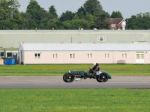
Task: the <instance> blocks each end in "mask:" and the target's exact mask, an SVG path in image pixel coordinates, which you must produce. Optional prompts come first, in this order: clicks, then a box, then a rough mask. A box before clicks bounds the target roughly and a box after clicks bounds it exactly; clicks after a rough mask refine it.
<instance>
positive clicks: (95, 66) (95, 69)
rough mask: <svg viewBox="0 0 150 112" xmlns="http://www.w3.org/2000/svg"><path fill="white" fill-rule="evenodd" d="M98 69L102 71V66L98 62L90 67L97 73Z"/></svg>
mask: <svg viewBox="0 0 150 112" xmlns="http://www.w3.org/2000/svg"><path fill="white" fill-rule="evenodd" d="M98 71H100V67H99V64H98V63H96V64H94V65H93V66H92V68H91V69H90V72H92V73H96V72H98Z"/></svg>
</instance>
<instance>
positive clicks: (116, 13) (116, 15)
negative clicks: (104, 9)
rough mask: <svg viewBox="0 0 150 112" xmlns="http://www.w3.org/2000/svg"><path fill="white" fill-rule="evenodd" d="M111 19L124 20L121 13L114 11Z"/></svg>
mask: <svg viewBox="0 0 150 112" xmlns="http://www.w3.org/2000/svg"><path fill="white" fill-rule="evenodd" d="M111 18H123V16H122V14H121V12H120V11H113V12H112V14H111Z"/></svg>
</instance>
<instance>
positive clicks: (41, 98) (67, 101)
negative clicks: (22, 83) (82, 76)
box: [0, 89, 150, 112]
mask: <svg viewBox="0 0 150 112" xmlns="http://www.w3.org/2000/svg"><path fill="white" fill-rule="evenodd" d="M149 105H150V90H136V89H0V112H149V111H150V106H149Z"/></svg>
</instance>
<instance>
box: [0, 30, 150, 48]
mask: <svg viewBox="0 0 150 112" xmlns="http://www.w3.org/2000/svg"><path fill="white" fill-rule="evenodd" d="M21 42H25V43H134V42H150V31H149V30H126V31H120V30H117V31H113V30H0V47H1V48H19V45H20V43H21Z"/></svg>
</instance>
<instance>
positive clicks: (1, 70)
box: [0, 64, 150, 76]
mask: <svg viewBox="0 0 150 112" xmlns="http://www.w3.org/2000/svg"><path fill="white" fill-rule="evenodd" d="M90 66H91V65H86V64H84V65H82V64H81V65H14V66H0V76H50V75H63V74H64V73H65V72H67V71H69V70H80V71H88V68H89V67H90ZM101 69H102V70H104V71H107V72H108V73H110V74H111V75H149V76H150V65H123V64H110V65H101Z"/></svg>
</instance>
